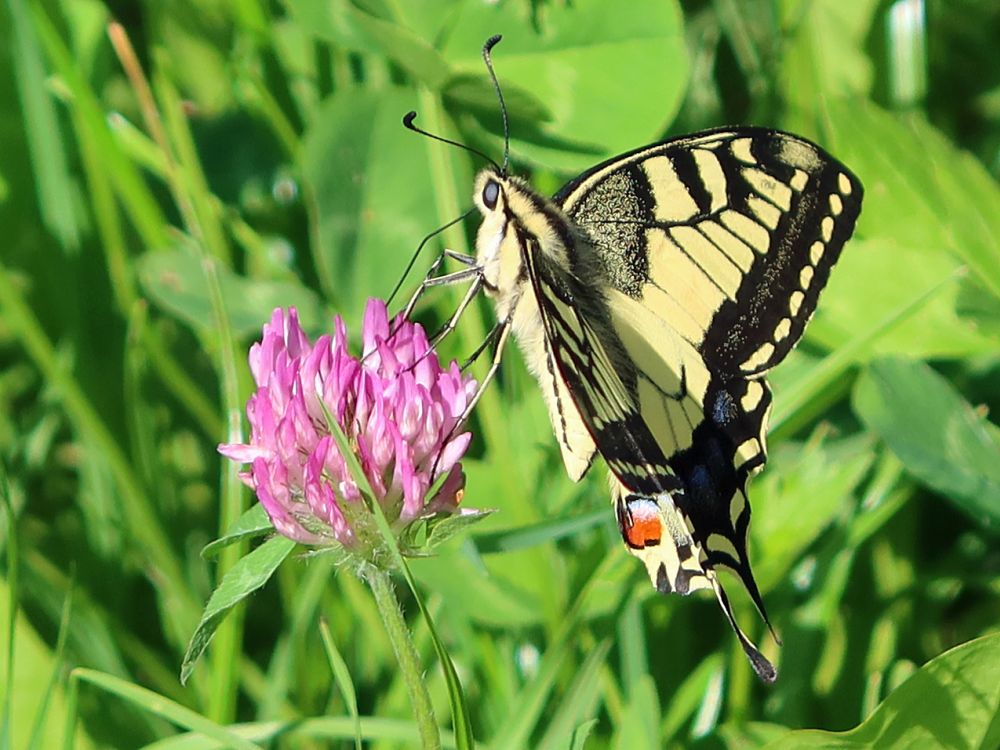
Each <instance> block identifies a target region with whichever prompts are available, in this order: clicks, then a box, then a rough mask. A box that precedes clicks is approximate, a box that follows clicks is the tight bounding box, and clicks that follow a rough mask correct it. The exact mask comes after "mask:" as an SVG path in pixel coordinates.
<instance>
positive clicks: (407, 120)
mask: <svg viewBox="0 0 1000 750" xmlns="http://www.w3.org/2000/svg"><path fill="white" fill-rule="evenodd" d="M416 119H417V113H416V112H414V111H413V110H410V111H409V112H407V113H406V114H405V115H404V116H403V127H405V128H406V129H407V130H412V131H413V132H414V133H420V135H425V136H427V137H428V138H431V139H433V140H435V141H441V143H447V144H448V145H449V146H457V147H458V148H460V149H462V150H464V151H468V152H469V153H470V154H475V155H476V156H478V157H479V158H480V159H485V160H486V161H488V162H489V163H490V164H492V165H493V166H494V167H496V168H497V171H499V172H501V173H503V174H506V172H505V171H504V170H503V169H501V168H500V165H499V164H497V163H496V162H495V161H493V160H492V159H491V158H490V157H488V156H487V155H486V154H484V153H483V152H482V151H480V150H479V149H477V148H473V147H472V146H467V145H465V144H464V143H459V142H458V141H453V140H451V139H450V138H445V137H443V136H440V135H434V133H429V132H427V131H426V130H424V129H423V128H418V127H417V126H416V125H414V124H413V121H414V120H416ZM506 163H507V159H506V157H504V164H506Z"/></svg>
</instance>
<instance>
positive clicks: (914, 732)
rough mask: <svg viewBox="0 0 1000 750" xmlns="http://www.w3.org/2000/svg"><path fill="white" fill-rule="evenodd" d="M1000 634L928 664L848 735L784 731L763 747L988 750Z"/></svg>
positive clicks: (999, 683) (998, 691)
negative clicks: (969, 749)
mask: <svg viewBox="0 0 1000 750" xmlns="http://www.w3.org/2000/svg"><path fill="white" fill-rule="evenodd" d="M998 710H1000V633H993V634H990V635H986V636H983V637H982V638H978V639H976V640H974V641H970V642H968V643H964V644H962V645H961V646H957V647H956V648H953V649H951V650H950V651H947V652H945V653H944V654H942V655H940V656H938V657H937V658H935V659H933V660H932V661H930V662H928V663H927V664H925V665H924V666H923V668H921V669H920V670H919V671H917V672H916V673H914V674H913V676H912V677H910V678H909V679H908V680H906V682H904V683H903V684H902V685H900V686H899V688H897V689H896V690H895V691H893V693H892V694H891V695H890V696H889V697H888V698H886V699H885V700H884V701H883V702H882V704H881V705H880V706H879V707H878V708H876V709H875V711H874V713H872V715H871V716H870V717H869V718H868V719H867V720H866V721H865V722H864V723H862V724H861V725H860V726H858V727H857V728H855V729H852V730H851V731H849V732H843V733H841V732H823V731H818V730H803V731H796V732H789V733H787V734H785V735H784V736H782V737H781V738H780V739H778V740H775V741H774V742H773V743H771V744H769V745H768V746H767V747H768V748H769V749H770V748H773V749H774V750H778V749H779V748H786V747H796V748H823V750H840V749H843V750H852V749H853V748H873V747H877V748H886V749H888V750H893V749H894V748H959V747H961V748H991V747H996V746H997V743H998V741H1000V731H998V729H1000V727H998V726H997V725H996V723H995V721H994V719H995V717H996V716H997V713H998Z"/></svg>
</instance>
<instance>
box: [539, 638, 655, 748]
mask: <svg viewBox="0 0 1000 750" xmlns="http://www.w3.org/2000/svg"><path fill="white" fill-rule="evenodd" d="M610 648H611V641H609V640H605V641H602V642H601V643H598V644H597V645H596V646H595V647H593V648H591V649H589V653H588V654H587V658H586V659H584V661H583V663H582V664H580V665H579V666H578V667H577V668H575V670H574V677H573V682H572V683H570V685H569V687H568V688H567V689H566V692H565V694H564V695H563V698H562V700H561V701H560V703H559V706H558V708H556V710H555V711H553V712H551V713H550V714H549V715H548V716H546V717H545V719H546V722H545V734H544V735H543V736H542V738H541V740H539V742H538V744H537V745H535V747H536V748H537V750H557V749H558V750H562V748H565V747H567V746H568V745H569V744H570V743H571V742H572V740H573V735H574V734H576V730H577V727H578V726H579V724H580V722H581V721H583V720H584V718H585V717H587V716H591V715H593V714H594V713H595V712H596V710H597V704H598V699H599V691H600V689H601V681H600V671H601V669H602V668H604V667H605V666H606V662H605V660H606V658H607V655H608V650H609V649H610ZM637 747H638V745H637Z"/></svg>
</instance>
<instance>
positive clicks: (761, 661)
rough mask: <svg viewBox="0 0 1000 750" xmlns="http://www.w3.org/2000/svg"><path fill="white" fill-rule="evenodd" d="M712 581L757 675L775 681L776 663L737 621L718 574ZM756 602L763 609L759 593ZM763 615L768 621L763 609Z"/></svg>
mask: <svg viewBox="0 0 1000 750" xmlns="http://www.w3.org/2000/svg"><path fill="white" fill-rule="evenodd" d="M711 581H712V588H713V589H714V590H715V598H716V599H718V600H719V605H720V606H721V607H722V611H723V613H724V614H725V615H726V619H727V620H729V624H730V625H731V626H732V628H733V632H734V633H736V638H737V639H738V640H739V642H740V646H741V647H742V648H743V653H745V654H746V655H747V659H749V660H750V666H752V667H753V671H754V672H756V673H757V676H758V677H760V679H762V680H763V681H764V682H768V683H770V682H774V681H775V680H776V679H778V671H777V670H776V669H775V668H774V665H773V664H771V662H769V661H768V660H767V657H765V656H764V654H762V653H761V652H760V649H759V648H757V647H756V646H755V645H754V644H753V641H751V640H750V639H749V638H748V637H747V635H746V633H744V632H743V630H742V628H740V626H739V624H738V623H737V622H736V617H735V616H734V615H733V608H732V605H731V604H730V603H729V597H728V596H726V592H725V590H723V588H722V584H721V583H719V578H718V576H711ZM751 582H752V578H751ZM744 583H745V582H744ZM754 589H756V585H754ZM755 603H756V604H757V605H758V609H762V607H763V604H762V602H761V601H760V595H759V594H758V595H757V598H756V599H755ZM761 615H762V616H763V617H764V621H765V622H767V615H764V613H763V611H761ZM767 626H768V628H770V627H771V624H770V623H768V625H767ZM771 632H772V633H773V632H774V631H773V630H772V631H771Z"/></svg>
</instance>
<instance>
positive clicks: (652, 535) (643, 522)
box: [621, 502, 663, 549]
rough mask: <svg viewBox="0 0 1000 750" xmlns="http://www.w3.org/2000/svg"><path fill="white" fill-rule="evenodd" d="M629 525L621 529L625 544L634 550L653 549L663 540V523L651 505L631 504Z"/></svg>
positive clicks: (643, 503)
mask: <svg viewBox="0 0 1000 750" xmlns="http://www.w3.org/2000/svg"><path fill="white" fill-rule="evenodd" d="M629 517H630V520H631V523H629V524H627V525H625V526H624V527H623V528H622V530H621V531H622V536H623V537H624V539H625V543H626V544H628V545H629V546H630V547H633V548H635V549H642V548H643V547H653V546H656V545H657V544H659V543H660V539H662V538H663V523H662V522H661V520H660V514H659V513H657V512H656V506H655V505H653V504H652V503H648V502H642V503H632V504H631V505H630V507H629Z"/></svg>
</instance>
